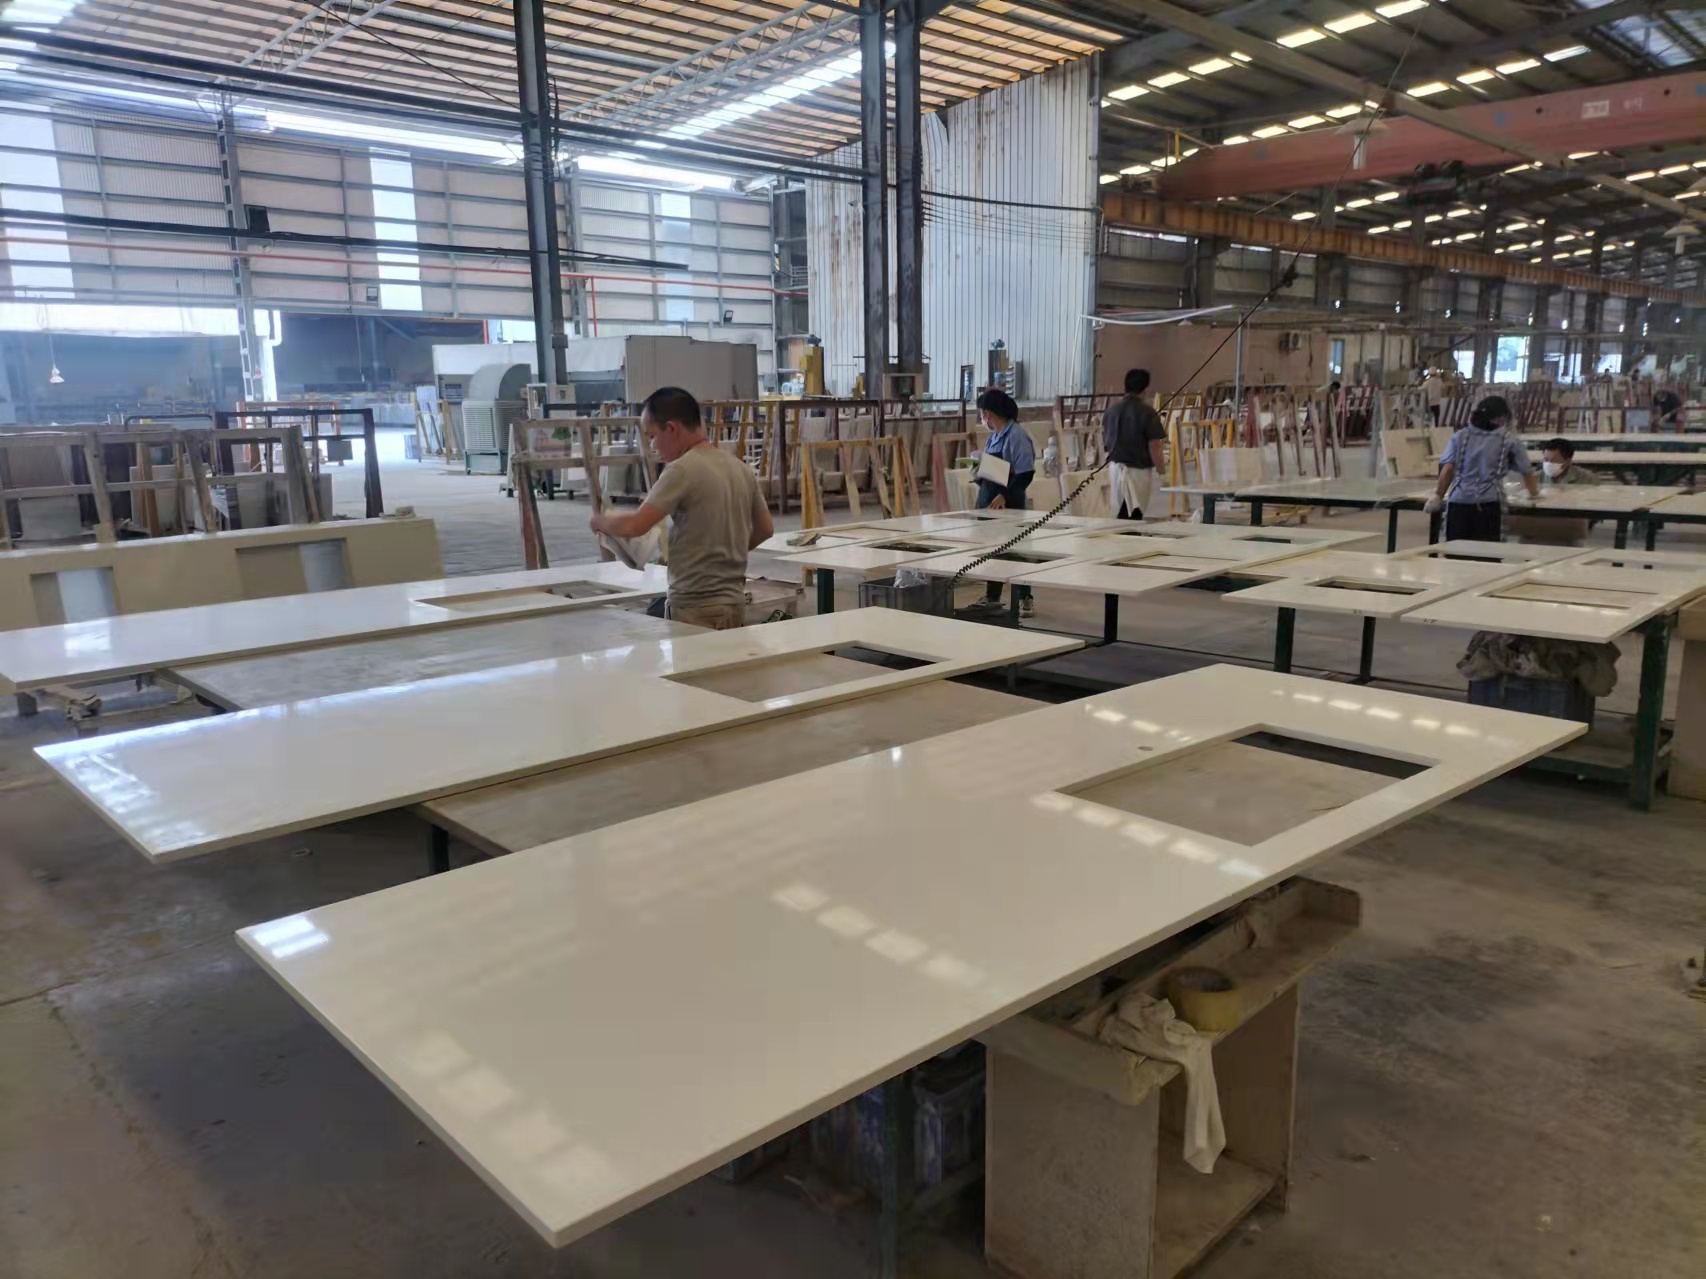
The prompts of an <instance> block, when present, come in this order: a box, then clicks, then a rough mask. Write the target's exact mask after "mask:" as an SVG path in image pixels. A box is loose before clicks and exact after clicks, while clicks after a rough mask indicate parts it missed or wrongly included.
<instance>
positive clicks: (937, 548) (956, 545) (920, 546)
mask: <svg viewBox="0 0 1706 1279" xmlns="http://www.w3.org/2000/svg"><path fill="white" fill-rule="evenodd" d="M870 547H871V549H872V550H873V551H910V552H913V553H915V554H919V555H938V554H940V553H941V552H943V551H963V550H965V549H966V547H965V544H964V543H963V542H922V541H919V540H918V539H916V538H910V539H909V538H902V539H900V540H899V541H896V542H872V543H870Z"/></svg>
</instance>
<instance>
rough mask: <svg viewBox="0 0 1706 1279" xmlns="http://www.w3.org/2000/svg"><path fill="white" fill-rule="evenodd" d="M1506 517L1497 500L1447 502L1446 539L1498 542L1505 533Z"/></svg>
mask: <svg viewBox="0 0 1706 1279" xmlns="http://www.w3.org/2000/svg"><path fill="white" fill-rule="evenodd" d="M1503 527H1504V518H1503V512H1502V511H1501V510H1500V507H1499V504H1498V503H1497V502H1447V503H1446V504H1445V540H1446V541H1448V542H1450V541H1455V540H1457V539H1459V538H1462V539H1466V540H1468V541H1472V542H1497V541H1499V540H1500V537H1501V536H1502V534H1503Z"/></svg>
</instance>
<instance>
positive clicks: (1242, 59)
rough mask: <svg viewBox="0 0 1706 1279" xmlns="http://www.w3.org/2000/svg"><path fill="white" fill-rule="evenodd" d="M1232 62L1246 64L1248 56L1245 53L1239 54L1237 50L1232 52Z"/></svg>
mask: <svg viewBox="0 0 1706 1279" xmlns="http://www.w3.org/2000/svg"><path fill="white" fill-rule="evenodd" d="M1232 60H1233V61H1234V62H1248V61H1249V60H1250V55H1249V54H1247V53H1239V52H1238V51H1237V50H1234V51H1233V53H1232Z"/></svg>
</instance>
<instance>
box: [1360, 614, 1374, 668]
mask: <svg viewBox="0 0 1706 1279" xmlns="http://www.w3.org/2000/svg"><path fill="white" fill-rule="evenodd" d="M1374 623H1375V619H1374V618H1372V617H1365V618H1363V619H1362V656H1361V657H1360V658H1359V659H1358V661H1357V683H1359V684H1367V683H1370V682H1372V681H1373V679H1374Z"/></svg>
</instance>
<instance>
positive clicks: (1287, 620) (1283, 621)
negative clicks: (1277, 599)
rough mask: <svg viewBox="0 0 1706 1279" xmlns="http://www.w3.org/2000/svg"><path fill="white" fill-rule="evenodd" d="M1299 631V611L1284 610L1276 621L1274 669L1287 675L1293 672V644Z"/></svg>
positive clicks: (1292, 609) (1293, 609)
mask: <svg viewBox="0 0 1706 1279" xmlns="http://www.w3.org/2000/svg"><path fill="white" fill-rule="evenodd" d="M1296 631H1297V610H1296V609H1295V608H1282V609H1281V610H1280V611H1279V616H1278V617H1277V618H1275V619H1274V669H1275V670H1276V671H1278V672H1279V673H1280V674H1282V675H1285V674H1288V673H1289V672H1290V671H1291V642H1292V638H1293V637H1294V635H1295V634H1296Z"/></svg>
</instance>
